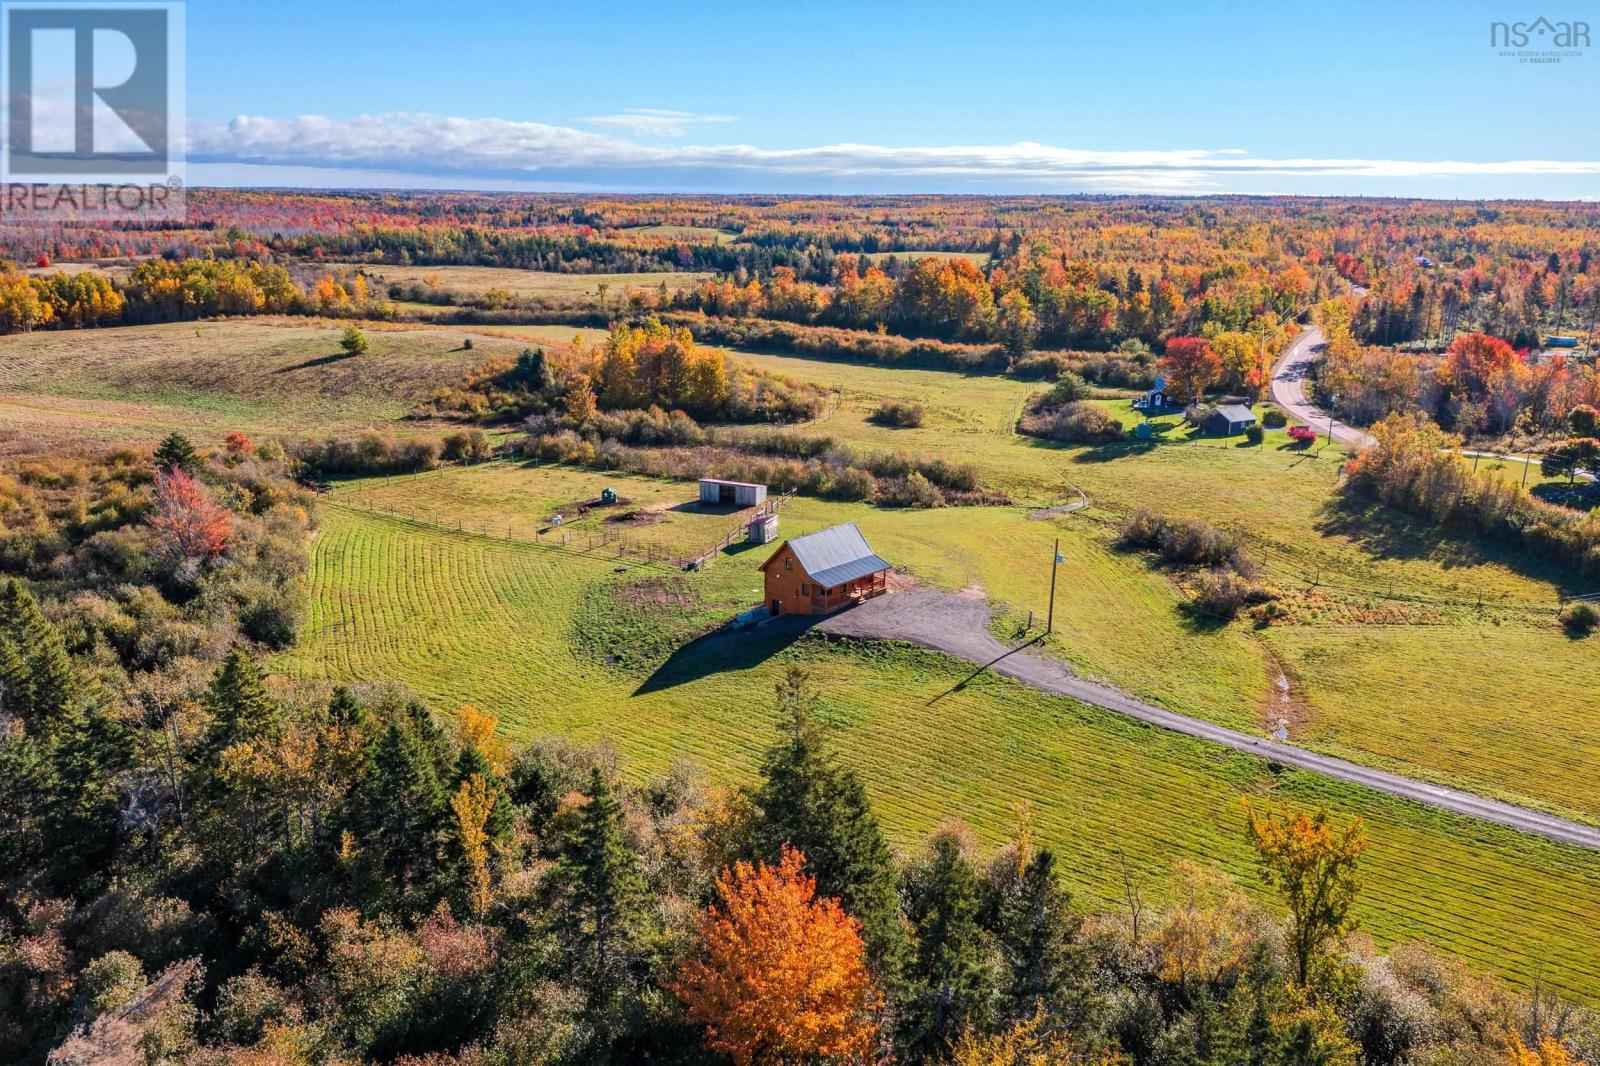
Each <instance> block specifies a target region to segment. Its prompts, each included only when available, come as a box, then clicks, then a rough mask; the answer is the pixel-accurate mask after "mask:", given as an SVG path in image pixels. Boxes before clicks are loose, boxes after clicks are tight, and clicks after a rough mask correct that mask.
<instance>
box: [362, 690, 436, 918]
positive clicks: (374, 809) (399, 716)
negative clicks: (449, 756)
mask: <svg viewBox="0 0 1600 1066" xmlns="http://www.w3.org/2000/svg"><path fill="white" fill-rule="evenodd" d="M448 802H449V800H448V795H447V793H446V790H445V787H444V783H443V782H442V781H441V780H440V777H439V772H438V766H437V764H436V762H435V761H434V758H433V755H432V753H431V752H430V750H429V748H428V745H427V743H426V742H425V741H424V739H423V738H422V737H421V736H419V735H418V730H417V728H416V717H415V716H414V715H413V714H411V713H409V712H408V711H405V710H391V711H390V712H389V722H388V724H387V726H385V727H384V729H383V730H382V732H381V733H379V734H378V735H377V737H376V738H374V740H373V741H372V742H371V744H369V745H368V747H367V751H366V756H365V761H364V766H363V769H362V773H361V781H360V784H359V785H358V786H357V788H356V791H355V795H354V797H353V799H352V810H351V811H350V813H349V814H348V815H347V816H346V818H345V822H346V826H345V828H346V830H347V831H348V832H349V833H350V834H351V835H352V836H353V837H354V838H355V841H356V847H357V849H358V850H357V852H356V854H355V856H354V858H353V864H354V867H355V873H356V879H357V881H358V883H359V885H358V887H359V888H360V890H362V891H363V892H365V893H366V894H368V895H369V898H373V899H382V898H384V897H389V898H390V901H391V902H392V903H393V904H394V905H395V906H396V907H397V908H403V907H410V906H413V905H417V904H419V902H422V901H426V900H428V899H431V898H432V897H433V896H434V895H436V894H437V893H436V887H437V886H436V881H437V878H438V875H439V857H440V850H441V845H442V841H443V833H444V830H445V824H446V822H445V818H446V814H447V812H448Z"/></svg>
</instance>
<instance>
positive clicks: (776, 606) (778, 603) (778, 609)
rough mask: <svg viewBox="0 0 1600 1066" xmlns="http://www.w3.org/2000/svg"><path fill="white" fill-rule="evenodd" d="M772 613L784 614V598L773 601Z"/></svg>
mask: <svg viewBox="0 0 1600 1066" xmlns="http://www.w3.org/2000/svg"><path fill="white" fill-rule="evenodd" d="M772 613H773V614H782V613H783V601H782V600H773V601H772Z"/></svg>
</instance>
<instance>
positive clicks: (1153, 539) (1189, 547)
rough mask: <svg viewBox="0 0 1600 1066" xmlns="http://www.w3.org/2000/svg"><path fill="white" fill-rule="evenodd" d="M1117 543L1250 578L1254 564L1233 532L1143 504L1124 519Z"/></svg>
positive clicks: (1176, 562) (1170, 563) (1175, 563)
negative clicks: (1163, 514)
mask: <svg viewBox="0 0 1600 1066" xmlns="http://www.w3.org/2000/svg"><path fill="white" fill-rule="evenodd" d="M1117 544H1118V546H1119V547H1122V548H1126V549H1131V550H1144V551H1154V552H1156V553H1158V554H1159V555H1160V556H1161V561H1162V562H1163V563H1165V564H1167V565H1168V566H1209V567H1222V568H1226V569H1229V570H1232V571H1233V572H1234V573H1236V574H1239V575H1240V576H1242V577H1246V578H1252V577H1254V576H1255V574H1256V565H1255V563H1254V562H1253V561H1252V560H1251V559H1249V558H1248V557H1247V556H1246V555H1245V554H1244V551H1243V549H1242V548H1241V547H1240V545H1239V542H1238V539H1237V538H1236V537H1234V535H1233V534H1231V533H1227V532H1225V531H1223V530H1220V529H1218V528H1217V527H1216V526H1214V525H1212V524H1211V523H1210V522H1207V521H1205V520H1203V519H1199V518H1166V517H1164V516H1162V515H1158V514H1155V513H1153V512H1151V511H1147V510H1144V509H1143V508H1141V509H1139V510H1137V511H1134V512H1133V513H1132V514H1130V515H1129V516H1128V517H1127V518H1125V519H1123V521H1122V525H1121V527H1120V528H1119V530H1118V534H1117Z"/></svg>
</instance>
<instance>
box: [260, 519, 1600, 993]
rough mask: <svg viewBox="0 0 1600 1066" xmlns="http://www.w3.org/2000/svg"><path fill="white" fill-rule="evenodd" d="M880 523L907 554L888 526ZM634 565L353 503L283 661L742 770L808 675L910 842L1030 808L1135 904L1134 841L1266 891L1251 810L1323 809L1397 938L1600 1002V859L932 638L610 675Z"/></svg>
mask: <svg viewBox="0 0 1600 1066" xmlns="http://www.w3.org/2000/svg"><path fill="white" fill-rule="evenodd" d="M934 514H937V512H935V513H934ZM795 521H796V524H799V521H800V519H799V518H798V517H797V518H796V519H795ZM869 535H872V536H874V538H875V539H877V540H880V541H885V543H887V541H886V537H887V534H881V533H880V532H877V531H869ZM907 543H909V539H908V541H907ZM891 550H892V549H891ZM753 554H759V553H745V555H746V556H749V555H753ZM741 558H743V556H736V557H734V558H731V559H724V560H721V561H719V562H718V563H717V564H716V565H714V566H713V567H712V568H711V570H709V571H707V572H706V573H705V574H702V575H696V576H695V580H704V582H705V585H704V586H703V589H704V592H705V596H704V598H702V599H699V600H696V601H695V602H692V603H690V604H689V605H687V606H684V607H680V608H668V609H662V610H656V611H651V612H645V613H643V614H641V615H640V618H641V619H643V621H641V622H639V623H638V624H640V625H643V626H647V627H648V626H655V627H666V628H668V629H670V628H671V627H673V626H675V625H679V624H680V623H681V624H682V625H684V626H688V627H692V626H695V625H699V624H702V623H703V622H704V620H705V618H706V617H707V616H709V615H714V614H716V613H717V610H719V609H727V605H728V604H732V603H737V602H738V601H739V599H740V596H741V594H742V590H741V585H742V583H743V581H744V580H745V577H744V575H745V574H746V573H747V572H748V571H746V570H745V569H744V568H743V567H742V566H735V565H729V564H730V563H735V562H736V561H737V560H739V559H741ZM617 565H618V564H617V560H616V559H614V558H611V557H608V556H606V555H604V554H603V553H602V554H596V555H592V556H591V555H585V554H582V553H576V552H571V551H565V550H560V549H555V548H551V547H545V546H539V545H535V544H530V543H526V542H519V541H511V540H504V539H498V538H494V537H484V536H480V535H473V534H470V533H457V532H455V531H452V530H442V529H439V528H437V527H434V526H426V525H421V524H417V523H410V522H406V521H404V520H400V519H396V518H392V517H389V516H384V515H376V514H371V513H367V512H363V511H359V510H356V509H353V508H347V507H345V506H342V505H341V504H340V503H339V500H338V495H337V494H335V496H334V497H333V498H332V499H331V500H330V502H329V505H328V506H327V507H326V508H325V509H324V521H323V526H322V529H321V532H320V534H319V536H318V538H317V540H316V543H315V545H314V552H313V564H312V575H311V576H312V585H313V599H312V614H311V617H310V620H309V623H308V625H307V627H306V632H305V636H304V638H303V640H302V642H301V644H300V646H299V647H298V648H296V649H295V650H294V651H292V652H290V653H287V654H286V655H284V656H282V657H281V658H280V660H279V662H278V664H277V665H278V667H279V669H281V670H282V671H284V672H286V673H289V674H291V675H293V676H297V677H302V678H316V679H323V680H328V681H369V680H370V681H380V680H385V679H390V678H396V679H400V680H402V681H405V682H406V683H408V684H409V685H411V686H412V687H414V688H415V689H416V690H417V691H418V692H419V693H421V694H422V695H423V696H425V697H426V698H428V699H429V700H430V701H431V702H433V703H434V704H435V705H436V706H438V707H440V708H441V709H445V710H448V709H450V708H452V707H454V706H457V705H459V704H461V703H463V702H469V701H470V702H472V703H475V704H477V705H478V706H481V707H485V708H489V709H492V710H493V711H495V712H496V713H498V714H500V715H501V716H502V721H503V728H504V729H505V730H506V732H507V733H508V734H509V735H511V736H514V737H517V738H528V737H533V736H538V735H544V734H558V735H563V736H572V737H576V738H578V739H580V740H585V741H590V742H596V743H605V744H608V745H610V746H611V747H613V748H614V749H615V750H616V751H617V752H618V754H619V755H620V756H621V758H622V761H623V765H624V766H625V768H626V770H627V771H628V772H629V773H630V774H632V775H634V776H635V777H642V776H644V775H647V774H652V773H657V772H660V771H662V770H664V769H666V768H667V767H668V766H670V765H671V763H672V762H673V761H674V760H675V759H679V758H688V759H692V760H694V761H695V762H697V763H699V764H700V765H702V766H704V767H705V768H706V769H707V770H708V771H709V772H710V773H712V774H714V775H716V776H717V777H719V778H722V779H724V780H744V779H748V775H749V774H750V773H751V772H752V770H753V768H754V766H755V765H756V761H757V759H758V756H759V752H760V751H761V749H762V748H763V747H764V746H765V745H766V744H767V743H769V741H770V739H771V736H772V728H773V724H774V721H775V715H774V712H773V709H772V698H771V687H772V684H773V683H774V681H775V680H776V678H777V677H778V675H779V674H780V672H781V671H782V670H783V669H784V668H785V667H786V666H788V665H789V664H791V663H798V664H800V665H803V666H804V667H805V668H806V669H808V670H809V671H810V672H811V674H812V677H813V679H814V680H815V682H816V683H817V684H818V685H819V687H820V688H821V690H822V692H823V694H824V698H823V714H824V718H825V720H826V721H827V722H828V724H829V725H830V726H831V727H832V728H833V729H834V730H835V735H836V738H837V742H838V747H839V750H840V752H841V754H842V756H843V758H844V759H845V760H846V761H847V762H848V763H849V764H850V765H852V766H854V767H855V768H857V769H858V770H859V771H860V772H861V773H862V775H863V778H864V779H865V781H866V782H867V785H868V787H869V789H870V792H871V795H872V798H873V801H874V803H875V805H876V807H877V809H878V810H879V812H880V814H881V815H882V817H883V819H884V822H885V824H886V826H887V828H888V829H889V831H890V833H891V835H892V837H893V839H894V841H895V843H896V844H897V845H898V846H900V847H902V848H909V847H911V846H913V845H914V844H915V843H916V842H917V841H918V840H919V839H920V838H921V837H922V836H923V835H924V834H925V833H927V832H928V831H929V830H931V829H932V828H934V827H935V826H937V825H938V824H939V823H940V822H941V821H943V820H944V819H945V818H947V817H949V816H951V815H959V816H961V817H963V818H965V819H966V820H967V821H969V822H971V823H972V824H973V826H974V827H975V828H976V830H977V831H978V833H979V835H980V837H981V838H982V839H983V841H984V842H985V843H987V844H991V845H992V844H994V843H996V842H998V841H999V840H1000V839H1001V838H1002V837H1003V835H1004V834H1005V833H1006V831H1007V829H1008V828H1009V826H1010V825H1011V824H1012V819H1013V813H1012V812H1013V810H1014V805H1016V804H1017V803H1019V802H1021V801H1027V802H1029V803H1031V804H1032V805H1033V807H1034V809H1035V812H1036V814H1035V826H1036V828H1037V829H1038V831H1039V832H1040V833H1041V835H1042V836H1043V837H1044V839H1046V840H1048V841H1049V842H1050V843H1052V844H1053V845H1055V846H1056V847H1058V848H1059V849H1060V850H1061V852H1062V855H1063V865H1064V868H1065V871H1066V874H1067V876H1068V877H1069V878H1070V879H1071V881H1072V883H1073V885H1074V887H1075V888H1076V889H1077V890H1078V892H1079V893H1080V896H1081V898H1082V900H1083V901H1084V903H1085V905H1087V906H1089V907H1092V908H1097V909H1098V908H1114V907H1116V906H1117V905H1118V903H1119V901H1120V899H1121V895H1122V885H1121V880H1120V878H1121V873H1120V866H1119V863H1118V861H1117V858H1116V856H1117V855H1118V854H1119V853H1120V854H1123V855H1126V856H1127V859H1128V862H1129V865H1130V868H1131V869H1132V871H1133V875H1134V877H1135V878H1136V879H1137V880H1138V882H1139V883H1140V884H1141V886H1142V888H1143V890H1144V891H1145V892H1146V894H1147V896H1149V897H1151V898H1152V899H1157V900H1158V899H1160V898H1163V897H1164V896H1165V894H1166V892H1167V890H1168V886H1169V880H1168V879H1169V877H1170V873H1171V869H1172V864H1173V863H1174V862H1175V861H1176V860H1178V859H1184V858H1189V859H1193V860H1195V861H1198V862H1201V863H1204V864H1207V865H1214V866H1217V867H1220V868H1221V869H1223V870H1225V871H1226V872H1227V873H1229V874H1230V875H1232V876H1234V877H1237V878H1239V879H1240V880H1241V881H1243V882H1244V883H1246V884H1247V885H1250V886H1251V887H1252V888H1253V889H1256V890H1259V887H1258V886H1257V884H1256V881H1255V874H1254V871H1253V868H1252V863H1251V859H1250V853H1249V851H1248V848H1247V846H1246V845H1245V843H1244V839H1243V834H1242V822H1243V810H1242V802H1243V800H1244V799H1245V798H1246V797H1253V798H1260V799H1264V800H1269V801H1272V802H1281V803H1285V804H1291V805H1294V806H1298V807H1306V806H1311V805H1314V804H1318V803H1324V802H1325V803H1328V804H1329V805H1331V806H1332V807H1333V808H1335V810H1337V811H1338V812H1339V813H1340V814H1341V815H1350V814H1354V813H1357V812H1359V813H1360V814H1362V815H1363V816H1364V817H1366V818H1367V820H1368V822H1369V826H1370V832H1371V835H1372V838H1373V848H1372V850H1371V852H1370V853H1369V857H1368V858H1367V860H1366V862H1365V866H1366V881H1367V887H1366V889H1365V891H1364V893H1363V896H1362V901H1361V906H1360V913H1361V917H1362V920H1363V923H1364V925H1365V927H1366V928H1367V929H1368V930H1370V931H1371V932H1372V933H1373V934H1374V935H1375V936H1377V937H1378V938H1379V939H1380V940H1381V941H1383V942H1384V943H1394V942H1397V941H1401V940H1406V939H1412V938H1423V939H1427V940H1429V941H1431V942H1433V943H1435V944H1437V945H1439V946H1441V947H1443V948H1445V949H1446V950H1449V951H1452V952H1456V953H1459V954H1460V955H1462V956H1463V957H1465V958H1467V959H1469V960H1471V961H1472V962H1474V963H1475V964H1476V965H1479V966H1482V967H1484V968H1486V969H1489V970H1492V971H1494V972H1496V973H1499V974H1502V975H1504V976H1506V977H1508V978H1510V979H1513V980H1517V981H1522V982H1526V981H1528V980H1530V979H1531V977H1532V976H1533V975H1534V974H1535V973H1536V972H1538V973H1540V974H1541V976H1542V979H1543V980H1545V981H1546V982H1548V983H1550V984H1552V985H1555V986H1557V987H1560V988H1562V989H1564V990H1567V991H1569V992H1571V993H1574V994H1578V995H1581V996H1583V997H1585V998H1588V999H1600V943H1596V942H1595V941H1594V939H1593V938H1589V937H1583V936H1576V935H1574V931H1575V930H1582V929H1591V928H1594V927H1595V926H1596V924H1597V923H1600V856H1596V855H1593V854H1590V853H1586V852H1580V851H1577V850H1575V849H1570V848H1565V847H1560V846H1557V845H1553V844H1548V843H1545V842H1543V841H1539V840H1537V839H1534V838H1531V837H1526V836H1521V835H1518V834H1515V833H1512V832H1509V831H1505V830H1501V829H1498V828H1495V827H1492V826H1486V825H1481V824H1477V823H1471V822H1467V821H1464V820H1461V819H1457V818H1453V817H1450V816H1446V815H1443V814H1440V813H1437V812H1432V811H1427V810H1423V809H1420V808H1416V807H1413V806H1411V805H1408V804H1404V803H1400V802H1397V801H1392V800H1389V799H1386V798H1383V797H1379V796H1375V795H1372V794H1369V793H1365V792H1361V791H1360V790H1356V789H1353V788H1349V787H1345V786H1341V785H1337V784H1334V783H1332V782H1328V781H1324V780H1321V779H1318V778H1315V777H1313V776H1310V775H1304V774H1299V773H1285V774H1274V773H1273V772H1271V770H1270V769H1269V768H1268V767H1266V766H1265V765H1264V764H1261V763H1259V762H1256V761H1254V760H1251V759H1249V758H1247V757H1244V756H1241V755H1236V754H1230V753H1226V752H1223V751H1220V750H1217V749H1214V748H1211V747H1208V746H1206V745H1203V744H1201V743H1199V742H1196V741H1191V740H1188V739H1185V738H1182V737H1178V736H1176V735H1173V734H1168V733H1164V732H1161V731H1159V730H1155V729H1153V728H1149V727H1145V726H1141V725H1138V724H1136V723H1134V722H1132V721H1130V720H1127V719H1123V718H1121V717H1119V716H1116V715H1113V714H1109V713H1104V712H1100V711H1097V710H1095V709H1093V708H1088V707H1084V706H1082V705H1079V704H1076V703H1074V702H1073V701H1070V700H1066V699H1063V698H1059V697H1051V696H1046V695H1044V694H1042V693H1038V692H1036V691H1034V690H1032V689H1029V688H1026V687H1024V686H1022V685H1019V684H1015V683H1013V682H1009V681H1006V680H1004V679H1000V678H995V677H992V676H987V675H986V676H980V677H977V678H971V677H970V675H971V674H972V669H971V667H970V666H968V665H967V664H963V663H957V662H954V661H951V660H949V659H947V658H945V657H943V656H939V655H935V654H932V653H925V652H921V651H918V650H915V649H909V648H904V647H895V646H886V645H854V644H848V643H846V644H832V643H828V642H825V641H822V640H820V639H817V638H815V637H803V638H800V639H798V640H792V641H791V640H790V639H789V638H785V637H781V636H778V635H773V634H770V633H768V632H767V631H762V632H758V633H755V634H746V635H740V636H736V637H733V638H731V639H716V638H713V639H711V640H708V641H702V642H699V643H696V644H690V645H689V646H688V647H687V648H685V649H684V650H682V651H680V652H678V653H677V654H676V655H674V656H673V657H671V658H670V659H668V660H667V661H666V663H665V664H664V665H663V666H662V667H661V668H660V669H658V670H655V671H654V672H652V671H651V670H649V669H648V668H645V669H630V668H626V667H622V666H614V665H608V664H607V660H605V659H604V658H602V657H600V656H598V655H597V654H596V651H597V647H596V639H595V634H593V633H586V632H584V631H582V626H583V624H584V621H585V620H586V619H593V618H594V614H593V612H592V610H591V609H590V608H591V607H592V604H593V602H594V598H595V597H596V596H605V595H611V594H614V593H616V592H617V591H618V590H624V591H625V590H626V589H627V588H628V587H631V586H632V585H633V583H635V582H641V581H643V582H649V581H656V580H659V578H658V577H657V576H656V575H655V574H653V573H652V572H650V571H648V570H639V569H632V570H630V572H627V573H622V574H618V573H616V572H615V567H616V566H617ZM730 575H731V576H730ZM712 601H717V602H715V603H713V602H712ZM602 636H605V637H609V636H610V634H603V635H602ZM1128 642H1130V643H1131V640H1130V641H1128ZM602 643H603V642H602ZM1161 650H1164V649H1161ZM963 682H966V683H965V684H963Z"/></svg>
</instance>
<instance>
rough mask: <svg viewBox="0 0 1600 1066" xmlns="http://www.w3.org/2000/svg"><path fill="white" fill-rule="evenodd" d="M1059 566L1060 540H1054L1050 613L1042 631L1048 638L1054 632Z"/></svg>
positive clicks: (1051, 562) (1051, 561) (1051, 563)
mask: <svg viewBox="0 0 1600 1066" xmlns="http://www.w3.org/2000/svg"><path fill="white" fill-rule="evenodd" d="M1060 565H1061V538H1060V537H1057V538H1056V548H1055V554H1054V555H1052V556H1050V613H1049V614H1048V615H1046V617H1045V623H1044V631H1045V634H1046V635H1047V636H1048V635H1049V634H1051V633H1054V632H1055V631H1056V568H1057V567H1059V566H1060Z"/></svg>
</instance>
